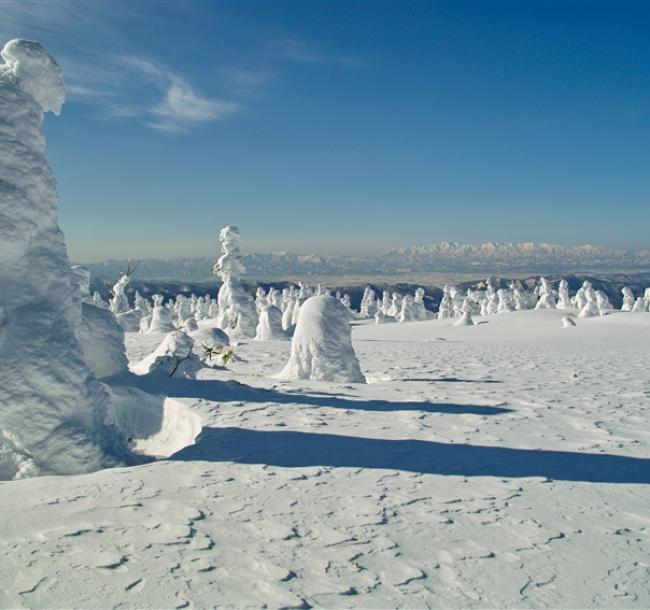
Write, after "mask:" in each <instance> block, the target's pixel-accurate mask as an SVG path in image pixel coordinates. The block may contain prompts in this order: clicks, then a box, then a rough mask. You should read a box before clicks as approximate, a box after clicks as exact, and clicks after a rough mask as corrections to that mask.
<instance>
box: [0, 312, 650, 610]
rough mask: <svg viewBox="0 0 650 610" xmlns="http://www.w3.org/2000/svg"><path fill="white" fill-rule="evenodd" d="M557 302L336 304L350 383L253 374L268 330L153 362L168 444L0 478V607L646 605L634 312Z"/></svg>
mask: <svg viewBox="0 0 650 610" xmlns="http://www.w3.org/2000/svg"><path fill="white" fill-rule="evenodd" d="M562 315H563V312H555V311H552V312H521V313H517V314H502V315H499V316H490V317H488V318H487V321H488V323H487V324H484V325H479V326H476V327H470V328H451V327H450V321H434V322H423V323H409V324H402V325H386V326H381V327H376V326H372V325H359V326H356V327H355V329H354V331H353V338H354V345H355V349H356V351H357V355H358V357H359V360H360V362H361V366H362V369H363V371H364V373H365V374H366V376H367V377H368V379H369V380H370V381H371V383H369V384H367V385H358V384H327V383H318V382H309V381H301V382H287V383H278V382H277V381H275V380H273V379H270V378H269V376H270V375H271V374H273V373H277V372H278V371H279V370H281V369H282V367H283V366H284V364H285V362H286V360H287V358H288V354H289V349H290V345H289V343H288V342H281V341H278V342H254V341H251V342H247V343H246V344H243V345H241V346H239V347H238V355H239V357H240V359H239V360H238V361H235V362H232V364H231V365H229V370H228V371H212V370H206V371H203V372H202V373H201V379H199V380H197V381H180V380H179V381H174V380H172V381H170V384H169V387H168V388H164V390H165V392H166V393H167V394H169V395H174V397H175V398H177V399H179V400H180V401H181V402H183V403H184V404H185V405H187V407H188V408H190V409H192V410H193V411H194V412H195V413H197V414H199V415H200V416H201V417H202V419H203V425H204V429H203V432H202V434H201V436H199V437H198V438H197V442H196V444H195V445H193V446H190V447H186V448H185V449H183V450H181V451H180V452H179V453H177V454H176V455H175V456H173V457H172V459H169V460H161V461H158V462H155V463H151V464H147V465H144V466H139V467H135V468H122V469H113V470H104V471H101V472H97V473H94V474H90V475H82V476H73V477H43V478H37V479H31V480H25V481H17V482H4V483H0V502H1V505H2V515H3V518H2V519H1V520H0V565H1V566H2V569H1V570H0V606H1V607H14V608H39V607H50V608H60V607H69V606H71V605H74V606H75V607H84V608H107V607H110V608H120V607H166V608H167V607H169V608H171V607H174V608H184V607H215V606H220V607H224V606H236V607H263V606H264V607H272V608H308V607H312V606H316V607H331V608H341V607H345V608H415V607H417V608H422V607H427V608H429V607H430V608H438V607H541V606H551V607H602V608H605V607H607V608H647V607H648V605H650V508H649V507H650V466H649V465H650V460H649V459H648V458H650V452H649V450H648V449H649V443H648V441H649V439H650V431H649V428H648V418H649V415H650V381H649V375H648V362H649V356H650V345H649V344H648V338H649V337H650V315H644V314H640V315H637V316H635V315H634V314H630V315H625V316H624V315H620V314H617V315H612V316H607V317H606V318H598V319H593V320H586V321H584V323H579V325H578V327H576V328H572V329H564V328H561V327H560V326H561V325H560V318H561V316H562ZM161 338H162V337H160V336H159V337H155V336H151V335H137V334H129V335H128V336H127V347H128V351H129V356H130V359H131V361H132V362H135V361H137V360H139V359H140V358H141V357H142V356H144V355H146V354H147V353H150V352H151V351H152V350H153V349H154V348H155V347H156V346H157V344H158V343H159V342H160V340H161ZM443 339H444V340H443ZM234 380H236V382H235V381H234ZM223 382H229V383H223ZM237 382H239V383H242V384H246V385H247V386H251V387H252V388H254V389H251V388H250V387H243V386H239V385H238V384H237ZM500 448H508V449H510V450H511V451H501V449H500ZM533 450H539V451H536V452H533ZM553 452H562V453H553ZM616 456H622V457H621V458H620V459H619V458H617V457H616ZM634 458H636V460H635V459H634Z"/></svg>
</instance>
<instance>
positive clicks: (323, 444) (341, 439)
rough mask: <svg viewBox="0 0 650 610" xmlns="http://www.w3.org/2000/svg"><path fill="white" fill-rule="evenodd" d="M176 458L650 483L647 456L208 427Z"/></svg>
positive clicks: (466, 474)
mask: <svg viewBox="0 0 650 610" xmlns="http://www.w3.org/2000/svg"><path fill="white" fill-rule="evenodd" d="M170 459H172V460H182V461H190V460H205V461H211V462H237V463H241V464H268V465H271V466H281V467H286V468H294V467H308V466H323V467H327V466H330V467H335V468H385V469H391V470H403V471H406V472H414V473H423V474H438V475H455V476H466V477H474V476H492V477H504V478H517V477H543V478H547V479H552V480H561V481H583V482H590V483H641V484H647V483H650V459H643V458H634V457H626V456H619V455H611V454H603V453H574V452H569V451H547V450H534V449H510V448H506V447H487V446H481V445H466V444H453V443H439V442H433V441H419V440H386V439H372V438H360V437H355V436H338V435H333V434H313V433H309V432H292V431H268V430H251V429H244V428H203V430H202V432H201V434H200V435H199V436H198V437H197V439H196V444H195V445H192V446H190V447H185V448H184V449H182V450H181V451H179V452H178V453H176V454H174V455H173V456H171V458H170Z"/></svg>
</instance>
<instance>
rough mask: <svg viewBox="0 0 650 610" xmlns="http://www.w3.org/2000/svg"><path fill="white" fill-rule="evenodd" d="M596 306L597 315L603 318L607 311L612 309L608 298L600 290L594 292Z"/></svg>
mask: <svg viewBox="0 0 650 610" xmlns="http://www.w3.org/2000/svg"><path fill="white" fill-rule="evenodd" d="M596 306H597V307H598V313H599V314H600V315H601V316H604V315H605V314H606V313H607V311H608V310H610V309H613V307H612V304H611V303H610V302H609V298H608V297H607V295H606V294H605V293H604V292H603V291H602V290H596Z"/></svg>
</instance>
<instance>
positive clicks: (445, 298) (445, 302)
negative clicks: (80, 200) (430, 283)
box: [438, 284, 454, 320]
mask: <svg viewBox="0 0 650 610" xmlns="http://www.w3.org/2000/svg"><path fill="white" fill-rule="evenodd" d="M451 289H452V286H449V285H448V284H445V285H444V286H443V288H442V299H441V300H440V306H439V307H438V320H445V319H446V318H453V317H454V310H453V302H452V298H451Z"/></svg>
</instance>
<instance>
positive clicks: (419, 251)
mask: <svg viewBox="0 0 650 610" xmlns="http://www.w3.org/2000/svg"><path fill="white" fill-rule="evenodd" d="M215 259H216V254H215V258H214V259H213V258H208V257H198V258H177V259H144V260H141V261H140V262H139V266H138V272H137V275H138V277H140V278H141V279H175V280H185V281H203V280H209V279H211V278H213V277H214V276H213V274H212V267H213V265H214V261H215ZM243 263H244V265H245V266H246V277H247V278H250V279H257V280H271V279H289V278H295V277H304V278H305V279H308V278H310V277H343V276H361V277H381V276H391V277H394V276H405V277H406V276H408V275H413V274H423V273H462V274H467V273H473V272H476V273H481V274H484V273H488V274H495V273H505V272H510V273H562V272H578V271H606V270H610V271H611V270H617V271H621V270H627V271H635V270H638V271H642V270H647V269H648V268H650V249H645V250H621V249H613V248H606V247H603V246H598V245H593V244H585V245H580V246H561V245H557V244H546V243H495V242H487V243H484V244H459V243H452V242H440V243H432V244H429V245H423V246H409V247H403V248H396V249H392V250H388V251H386V252H384V253H383V254H378V255H369V256H342V255H332V256H319V255H312V254H296V253H291V252H273V253H250V254H246V255H244V257H243ZM85 266H86V267H88V268H89V269H90V270H91V272H92V274H93V275H94V277H96V278H98V279H103V278H106V279H110V278H115V277H118V276H119V274H120V273H121V272H123V271H124V270H125V269H126V266H127V261H126V260H116V259H111V260H107V261H102V262H99V263H91V264H87V265H85Z"/></svg>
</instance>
